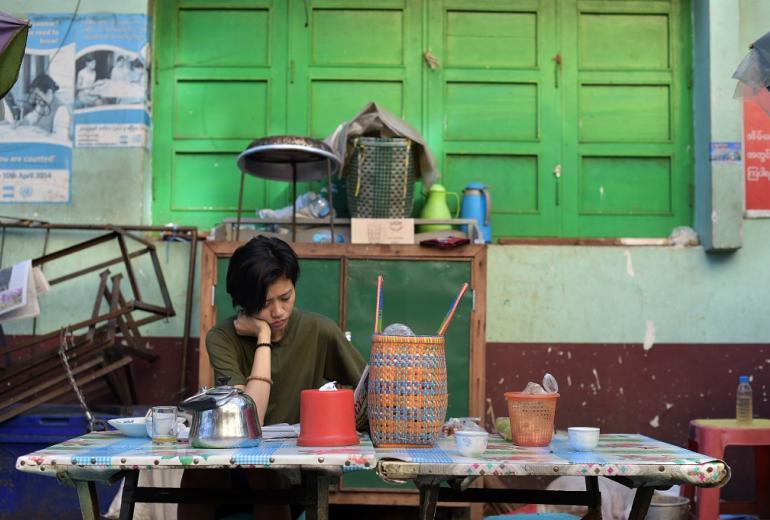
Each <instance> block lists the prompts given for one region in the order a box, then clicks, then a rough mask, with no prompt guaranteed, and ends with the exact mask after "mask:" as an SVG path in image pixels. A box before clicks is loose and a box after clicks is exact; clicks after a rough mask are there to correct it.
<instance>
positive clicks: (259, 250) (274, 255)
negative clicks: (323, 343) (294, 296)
mask: <svg viewBox="0 0 770 520" xmlns="http://www.w3.org/2000/svg"><path fill="white" fill-rule="evenodd" d="M284 276H285V277H286V278H288V279H289V280H291V282H292V283H293V284H294V285H296V284H297V278H299V261H298V260H297V255H296V254H295V253H294V251H293V250H292V248H291V247H289V244H287V243H286V242H284V241H283V240H279V239H277V238H270V237H264V236H259V237H256V238H252V239H251V240H249V241H248V242H247V243H246V244H244V245H242V246H241V247H239V248H238V249H236V250H235V252H234V253H233V256H232V257H231V258H230V265H229V266H228V267H227V293H228V294H229V295H230V297H231V298H232V299H233V305H234V306H236V307H240V308H241V309H242V310H243V311H244V312H245V313H246V314H256V313H258V312H259V311H261V310H262V308H263V307H264V306H265V300H266V298H267V289H268V287H270V286H271V285H272V284H273V283H275V282H276V281H277V280H278V279H280V278H283V277H284Z"/></svg>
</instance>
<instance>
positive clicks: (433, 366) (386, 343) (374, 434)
mask: <svg viewBox="0 0 770 520" xmlns="http://www.w3.org/2000/svg"><path fill="white" fill-rule="evenodd" d="M381 280H382V278H381V277H380V278H379V280H378V288H377V301H378V304H377V318H376V319H375V324H374V334H373V335H372V350H371V354H370V357H369V384H368V386H367V393H368V395H367V414H368V417H369V431H370V435H371V438H372V443H373V444H374V445H375V446H376V447H378V448H383V447H385V448H386V447H400V448H429V447H431V446H433V445H434V444H436V441H437V440H438V436H439V435H440V434H441V427H442V426H443V424H444V421H445V419H446V409H447V401H448V397H449V396H448V393H447V379H446V356H445V353H444V336H389V335H385V334H381V328H382V285H381V284H382V281H381Z"/></svg>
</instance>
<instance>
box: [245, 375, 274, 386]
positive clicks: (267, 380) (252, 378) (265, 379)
mask: <svg viewBox="0 0 770 520" xmlns="http://www.w3.org/2000/svg"><path fill="white" fill-rule="evenodd" d="M249 381H262V382H263V383H267V384H268V385H272V384H273V380H272V379H270V378H269V377H262V376H249V377H247V378H246V384H247V385H248V384H249Z"/></svg>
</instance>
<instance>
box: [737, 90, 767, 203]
mask: <svg viewBox="0 0 770 520" xmlns="http://www.w3.org/2000/svg"><path fill="white" fill-rule="evenodd" d="M760 101H762V97H757V98H755V99H751V100H750V99H744V101H743V142H744V147H745V149H744V175H745V185H746V210H747V211H752V210H754V211H756V210H770V115H768V113H767V112H766V111H765V110H764V109H763V106H764V103H761V102H760ZM768 106H770V105H768Z"/></svg>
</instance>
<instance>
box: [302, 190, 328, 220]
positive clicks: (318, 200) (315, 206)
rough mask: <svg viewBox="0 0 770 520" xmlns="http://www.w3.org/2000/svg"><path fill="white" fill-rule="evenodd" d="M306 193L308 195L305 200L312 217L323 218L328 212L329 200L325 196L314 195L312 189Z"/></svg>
mask: <svg viewBox="0 0 770 520" xmlns="http://www.w3.org/2000/svg"><path fill="white" fill-rule="evenodd" d="M306 195H309V196H310V197H309V200H308V202H307V207H308V210H309V211H310V214H311V215H313V217H315V218H323V217H325V216H326V215H328V214H329V202H328V201H327V200H326V199H325V198H323V197H322V196H320V195H316V194H315V193H313V192H312V191H311V192H309V193H306Z"/></svg>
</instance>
